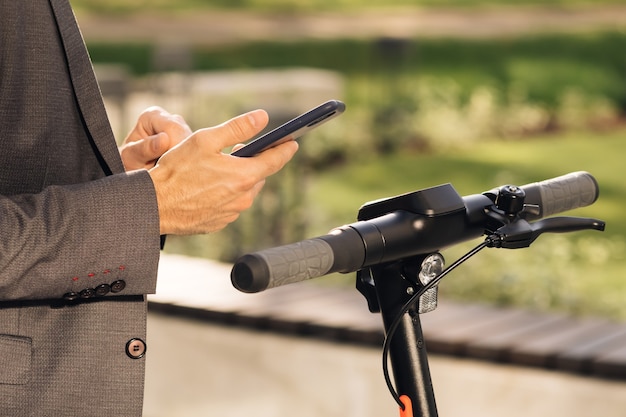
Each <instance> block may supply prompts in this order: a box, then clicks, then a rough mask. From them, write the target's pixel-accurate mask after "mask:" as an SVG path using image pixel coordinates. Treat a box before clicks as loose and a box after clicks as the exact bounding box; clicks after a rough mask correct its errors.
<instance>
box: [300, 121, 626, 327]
mask: <svg viewBox="0 0 626 417" xmlns="http://www.w3.org/2000/svg"><path fill="white" fill-rule="evenodd" d="M625 154H626V129H621V130H618V131H613V132H609V133H597V132H596V133H594V132H587V133H571V134H565V135H559V136H555V137H538V138H533V139H527V140H519V141H509V142H506V141H494V142H489V141H486V142H483V143H479V144H477V145H474V146H472V148H471V149H467V150H457V151H454V152H448V153H446V154H432V155H420V154H411V153H405V154H400V155H395V156H389V157H377V158H371V159H368V158H367V157H362V159H361V161H359V163H357V164H352V165H347V166H343V167H339V168H337V169H333V170H327V171H325V172H319V173H317V174H316V175H315V178H314V180H313V186H312V189H311V192H310V200H311V203H310V207H311V217H312V218H313V219H314V220H313V224H314V226H315V231H314V232H312V233H311V236H314V235H318V234H323V233H326V231H328V229H330V228H332V227H334V226H338V225H341V224H343V223H350V222H352V221H354V218H355V216H356V212H357V210H358V207H359V206H360V205H361V204H362V203H364V202H366V201H369V200H373V199H377V198H382V197H389V196H393V195H396V194H400V193H405V192H409V191H413V190H418V189H421V188H425V187H430V186H433V185H437V184H442V183H447V182H450V183H452V184H453V185H454V187H455V188H456V189H457V191H458V192H459V193H460V194H461V195H467V194H473V193H477V192H481V191H484V190H488V189H490V188H493V187H495V186H498V185H502V184H507V183H512V184H518V185H523V184H526V183H529V182H534V181H540V180H544V179H548V178H552V177H555V176H558V175H562V174H565V173H568V172H572V171H579V170H585V171H589V172H590V173H592V174H593V175H594V176H595V177H596V179H597V180H598V182H599V184H600V198H599V199H598V201H597V202H596V203H595V204H594V205H592V206H590V207H587V208H582V209H577V210H574V211H572V212H570V213H567V214H568V215H577V216H587V217H595V218H600V219H602V220H605V221H606V222H607V230H606V232H604V233H599V232H595V231H586V232H579V233H572V234H568V235H554V234H553V235H544V236H542V237H541V238H539V239H538V240H537V241H536V242H535V243H534V244H533V246H532V247H531V248H529V249H524V250H516V251H511V250H509V251H506V250H497V249H490V250H486V251H483V252H481V253H480V254H479V255H478V256H476V257H475V258H473V259H471V260H470V261H469V262H468V263H467V264H466V265H465V266H463V267H461V268H460V269H458V270H457V271H455V272H454V273H452V274H451V275H450V276H449V277H448V278H446V280H444V281H443V282H442V284H441V285H440V289H441V292H442V294H443V296H444V297H451V298H456V299H461V300H467V301H482V302H488V303H494V304H499V305H515V306H519V307H524V308H526V307H528V308H536V309H541V310H557V311H565V312H567V313H569V314H583V315H600V316H606V317H611V318H615V319H620V320H623V319H626V303H624V300H626V257H625V253H626V240H625V236H626V222H625V221H624V219H623V217H622V215H623V214H622V213H623V211H624V209H623V208H624V206H625V205H626V183H625V182H624V180H623V175H624V166H623V162H622V160H623V155H625ZM476 243H477V242H471V243H467V244H464V245H459V246H458V247H454V248H449V249H447V250H445V251H444V252H443V253H444V255H445V256H446V258H447V259H448V264H450V263H452V261H454V260H455V259H456V258H458V257H459V256H460V255H462V254H463V253H464V251H467V250H468V249H469V248H470V247H472V246H474V245H475V244H476ZM327 281H330V282H333V283H335V284H337V283H341V284H345V285H353V278H352V277H351V276H350V277H346V276H343V275H335V276H332V277H329V278H328V279H327Z"/></svg>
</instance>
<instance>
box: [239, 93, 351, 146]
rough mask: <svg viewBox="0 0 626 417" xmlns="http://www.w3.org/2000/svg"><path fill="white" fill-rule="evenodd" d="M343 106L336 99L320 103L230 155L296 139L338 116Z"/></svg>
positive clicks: (344, 106) (343, 108)
mask: <svg viewBox="0 0 626 417" xmlns="http://www.w3.org/2000/svg"><path fill="white" fill-rule="evenodd" d="M345 108H346V105H345V104H344V103H342V102H341V101H338V100H330V101H327V102H325V103H322V104H320V105H319V106H317V107H315V108H314V109H311V110H309V111H308V112H306V113H304V114H301V115H300V116H298V117H296V118H295V119H292V120H290V121H288V122H287V123H285V124H283V125H281V126H278V127H277V128H276V129H274V130H272V131H270V132H268V133H266V134H264V135H263V136H261V137H259V138H257V139H254V140H253V141H252V142H250V143H248V144H247V145H246V146H244V147H243V148H241V149H239V150H237V151H235V152H233V153H232V155H234V156H243V157H250V156H254V155H256V154H258V153H259V152H263V151H264V150H266V149H268V148H271V147H272V146H276V145H279V144H281V143H283V142H286V141H288V140H294V139H297V138H299V137H300V136H302V135H304V134H305V133H306V132H308V131H309V130H312V129H314V128H316V127H318V126H320V125H321V124H323V123H325V122H327V121H329V120H331V119H334V118H335V117H337V116H339V115H340V114H341V113H343V111H344V110H345Z"/></svg>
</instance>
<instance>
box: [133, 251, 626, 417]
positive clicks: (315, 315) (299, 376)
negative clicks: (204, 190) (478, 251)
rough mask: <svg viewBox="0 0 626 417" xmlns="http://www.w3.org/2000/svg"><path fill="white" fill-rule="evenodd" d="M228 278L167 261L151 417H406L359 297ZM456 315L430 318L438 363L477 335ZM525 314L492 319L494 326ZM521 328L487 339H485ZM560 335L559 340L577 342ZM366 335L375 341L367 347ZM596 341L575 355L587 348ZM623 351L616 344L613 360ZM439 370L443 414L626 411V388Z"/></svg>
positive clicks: (210, 267) (151, 336) (211, 265)
mask: <svg viewBox="0 0 626 417" xmlns="http://www.w3.org/2000/svg"><path fill="white" fill-rule="evenodd" d="M230 269H231V266H230V265H227V264H222V263H217V262H214V261H210V260H204V259H197V258H187V257H181V256H177V255H164V256H163V257H162V260H161V265H160V267H159V281H158V286H157V294H156V295H151V296H150V297H149V300H150V301H151V314H150V315H149V319H148V339H147V342H148V354H147V356H146V359H147V383H146V398H145V414H144V415H145V417H166V416H184V417H195V416H198V417H200V416H220V417H231V416H232V417H236V416H248V415H254V416H255V417H282V416H293V415H297V416H298V417H335V416H337V417H339V416H354V417H356V416H359V417H380V416H393V415H397V411H396V408H395V404H394V402H393V400H392V399H391V397H390V395H389V393H388V392H387V390H386V387H385V385H384V381H383V376H382V370H381V352H380V337H376V335H377V334H379V333H378V331H379V330H380V328H381V323H380V317H379V316H378V315H374V314H370V313H369V312H368V311H367V308H366V306H365V300H364V299H362V297H361V296H360V295H358V294H357V293H356V291H355V290H346V291H338V290H337V289H334V288H323V287H322V288H320V287H319V286H313V285H311V283H301V284H294V285H291V286H285V287H280V288H275V289H272V290H271V291H265V292H261V293H258V294H243V293H240V292H238V291H236V290H235V289H234V288H233V287H232V285H230V279H229V274H230ZM451 307H453V306H451V303H449V302H448V301H444V302H442V303H441V306H440V307H439V308H438V309H437V310H436V311H435V312H433V313H428V314H426V315H424V316H423V324H424V333H425V337H426V341H427V344H428V346H429V350H430V352H431V353H432V352H433V351H436V350H437V349H433V348H434V347H435V346H434V345H433V344H432V343H431V342H434V341H436V340H438V339H439V340H440V341H443V339H441V337H442V335H445V333H449V332H450V331H453V336H454V334H456V337H457V339H458V337H462V334H461V333H459V331H461V330H462V327H465V329H466V330H467V329H472V326H469V325H468V323H467V320H465V321H464V320H448V319H449V317H448V319H446V317H447V316H448V315H449V313H450V312H453V310H454V308H451ZM157 311H161V312H166V313H175V314H171V315H170V314H161V313H157ZM481 311H483V312H486V310H481ZM470 313H471V314H470ZM475 313H476V309H473V310H466V315H468V316H472V315H473V314H475ZM512 313H515V312H512ZM521 316H523V314H522V315H520V314H509V313H507V312H504V313H503V312H499V313H496V314H495V315H494V314H493V312H492V316H491V322H492V323H493V322H494V321H498V320H500V319H502V320H505V319H506V317H508V318H513V319H514V320H515V318H516V317H517V318H520V317H521ZM190 317H194V318H197V319H200V320H189V318H190ZM505 321H506V320H505ZM457 322H458V323H457ZM535 322H537V323H542V322H545V324H550V323H554V322H550V321H549V320H548V321H546V320H535ZM560 323H561V324H563V322H562V321H561V322H560ZM455 324H458V325H459V326H456V328H455V326H454V325H455ZM518 324H519V323H518ZM474 325H476V323H474ZM599 327H600V328H602V326H599ZM251 328H253V329H256V330H251ZM622 328H623V326H622ZM259 329H264V330H259ZM368 329H369V330H368ZM516 329H517V327H513V326H509V327H508V328H507V329H505V331H503V330H502V329H500V331H498V332H495V331H484V332H483V333H480V334H479V335H478V336H483V335H484V336H485V337H484V338H483V337H479V339H480V340H483V339H485V340H487V339H488V337H487V336H489V337H497V336H498V335H500V336H501V335H506V334H511V333H512V332H514V331H515V330H516ZM483 330H484V329H483ZM557 330H558V329H556V328H553V333H554V335H559V334H561V335H563V334H569V335H571V333H570V332H569V330H567V329H565V330H564V332H565V333H563V331H557ZM570 330H571V329H570ZM587 330H589V329H587ZM465 333H467V332H465ZM470 333H476V332H470ZM303 334H306V335H307V336H306V337H302V336H301V335H303ZM296 335H298V336H297V337H296ZM367 335H369V336H368V337H369V338H370V339H371V340H369V339H368V340H363V338H364V336H367ZM431 336H432V337H431ZM593 337H594V336H590V337H588V338H587V339H590V340H584V341H582V342H575V343H571V344H570V345H571V346H570V347H571V348H573V349H576V348H579V347H584V346H585V345H586V344H587V345H588V343H589V342H591V341H593ZM359 338H360V340H361V342H362V343H358V342H356V341H357V340H358V339H359ZM366 339H367V337H366ZM374 339H376V340H377V341H375V340H374ZM600 339H602V338H597V340H596V342H598V343H597V344H599V343H600V342H602V340H600ZM337 340H342V341H346V340H347V341H350V343H344V342H341V343H337ZM533 340H534V341H535V342H539V341H541V340H542V339H541V338H539V337H536V338H534V339H533V338H530V337H529V338H522V339H521V342H520V343H519V345H520V346H523V345H525V344H526V345H527V344H528V343H531V342H533ZM543 340H545V339H543ZM440 345H442V346H443V345H449V344H447V343H440ZM621 346H623V343H622V344H621ZM440 349H441V347H440ZM620 349H621V348H620V347H619V346H618V347H615V346H613V352H617V353H619V352H620V351H621V350H620ZM622 356H623V355H622ZM430 365H431V366H430V367H431V371H432V376H433V383H434V386H435V391H436V396H437V403H438V408H439V411H440V414H441V415H442V416H463V417H468V416H482V417H496V416H498V417H499V416H507V417H526V416H528V415H531V416H555V417H557V416H558V417H561V416H568V417H587V416H603V417H621V416H623V415H624V410H625V409H626V396H625V395H624V392H626V382H625V381H624V380H623V379H622V380H605V379H600V378H589V377H586V376H583V375H575V374H572V373H568V372H554V371H553V370H545V369H540V368H529V367H518V366H511V365H510V364H503V363H494V362H485V361H476V360H473V359H470V358H468V357H464V358H457V357H451V356H447V355H446V356H440V355H432V354H431V355H430ZM612 366H614V367H616V368H619V365H617V366H616V365H615V364H613V365H612Z"/></svg>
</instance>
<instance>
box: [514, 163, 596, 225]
mask: <svg viewBox="0 0 626 417" xmlns="http://www.w3.org/2000/svg"><path fill="white" fill-rule="evenodd" d="M521 188H522V189H523V190H524V192H525V193H526V199H525V203H526V204H536V205H538V206H539V208H540V212H539V214H538V215H536V216H527V218H528V219H529V220H535V219H539V218H542V217H547V216H551V215H553V214H557V213H562V212H564V211H568V210H573V209H576V208H579V207H586V206H588V205H591V204H593V203H594V202H595V201H596V200H597V199H598V196H599V193H600V188H599V186H598V182H597V181H596V179H595V178H594V177H593V176H592V175H591V174H589V173H588V172H584V171H578V172H572V173H570V174H566V175H562V176H560V177H556V178H552V179H549V180H545V181H541V182H535V183H532V184H528V185H524V186H522V187H521Z"/></svg>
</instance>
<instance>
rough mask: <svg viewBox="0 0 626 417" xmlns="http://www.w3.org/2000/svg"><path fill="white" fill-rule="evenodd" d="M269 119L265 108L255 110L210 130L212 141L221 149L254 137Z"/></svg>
mask: <svg viewBox="0 0 626 417" xmlns="http://www.w3.org/2000/svg"><path fill="white" fill-rule="evenodd" d="M268 121H269V116H268V115H267V112H266V111H265V110H254V111H251V112H248V113H244V114H242V115H239V116H237V117H234V118H232V119H230V120H228V121H226V122H224V123H222V124H220V125H218V126H215V127H213V128H210V129H208V130H210V131H211V136H212V142H213V143H214V144H215V146H216V147H218V148H219V150H220V151H221V150H222V149H224V148H226V147H231V146H233V145H237V144H240V143H241V142H244V141H247V140H248V139H250V138H252V137H253V136H254V135H256V134H257V133H259V132H260V131H261V130H263V129H264V128H265V126H267V123H268Z"/></svg>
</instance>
